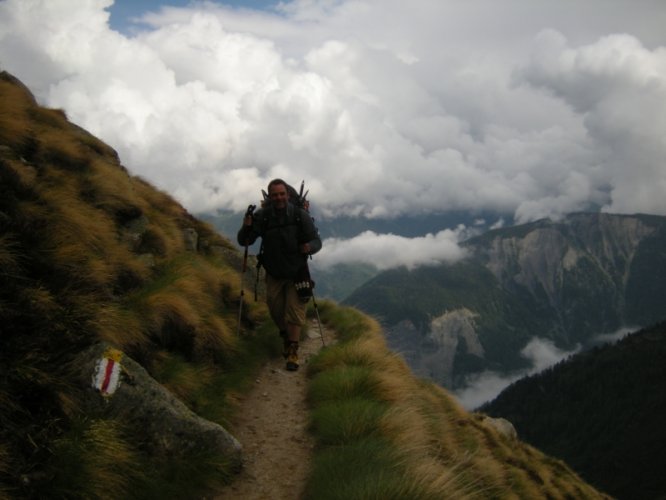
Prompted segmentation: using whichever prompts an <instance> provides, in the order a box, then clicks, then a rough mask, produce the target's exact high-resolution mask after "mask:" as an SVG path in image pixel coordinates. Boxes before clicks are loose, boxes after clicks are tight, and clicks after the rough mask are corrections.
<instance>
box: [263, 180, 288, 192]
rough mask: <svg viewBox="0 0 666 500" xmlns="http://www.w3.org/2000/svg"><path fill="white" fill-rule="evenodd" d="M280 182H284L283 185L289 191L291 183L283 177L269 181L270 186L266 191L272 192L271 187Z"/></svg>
mask: <svg viewBox="0 0 666 500" xmlns="http://www.w3.org/2000/svg"><path fill="white" fill-rule="evenodd" d="M278 184H282V185H283V186H284V187H285V189H286V190H287V191H289V184H287V183H286V182H285V181H283V180H282V179H273V180H272V181H271V182H269V183H268V188H267V189H266V191H268V192H269V193H270V192H271V188H272V187H273V186H277V185H278Z"/></svg>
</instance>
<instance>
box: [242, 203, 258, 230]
mask: <svg viewBox="0 0 666 500" xmlns="http://www.w3.org/2000/svg"><path fill="white" fill-rule="evenodd" d="M255 208H257V207H256V205H250V206H248V207H247V210H246V211H245V217H243V225H244V226H251V225H252V214H253V213H254V209H255Z"/></svg>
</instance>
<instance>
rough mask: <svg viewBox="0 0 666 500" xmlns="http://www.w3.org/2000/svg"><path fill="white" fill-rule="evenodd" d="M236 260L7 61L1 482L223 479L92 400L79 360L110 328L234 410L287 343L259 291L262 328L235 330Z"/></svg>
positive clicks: (45, 486) (197, 403) (25, 488)
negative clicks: (71, 366)
mask: <svg viewBox="0 0 666 500" xmlns="http://www.w3.org/2000/svg"><path fill="white" fill-rule="evenodd" d="M190 229H194V230H195V231H196V232H197V233H198V235H199V241H198V249H197V250H194V251H192V250H187V246H186V238H185V236H184V234H185V233H184V231H186V230H190ZM239 262H240V261H239V255H238V252H237V251H236V250H233V246H232V245H231V244H230V243H229V242H228V241H226V240H225V239H224V238H222V237H220V236H219V235H218V234H216V233H215V232H214V231H213V230H212V229H211V228H209V227H208V226H207V225H206V224H204V223H202V222H200V221H198V220H196V219H195V218H193V217H192V216H190V215H189V214H188V213H187V212H186V211H185V210H184V209H183V207H182V206H180V205H179V204H178V203H176V202H175V201H174V200H173V199H172V198H171V197H169V196H168V195H166V194H164V193H161V192H159V191H158V190H156V189H155V188H153V187H152V186H150V185H149V184H148V183H147V182H145V181H143V180H142V179H140V178H137V177H133V176H131V175H129V174H128V172H127V171H126V170H125V169H124V168H123V167H122V166H121V165H120V163H119V161H118V158H117V155H116V153H115V152H114V151H113V150H112V149H111V148H109V147H108V146H107V145H106V144H104V143H102V142H101V141H99V140H98V139H96V138H94V137H93V136H91V135H90V134H88V133H87V132H85V131H84V130H82V129H80V128H79V127H76V126H75V125H72V124H71V123H69V122H68V121H67V119H66V117H65V115H64V113H62V112H61V111H58V110H50V109H44V108H42V107H40V106H38V105H37V104H36V103H35V101H34V98H33V97H32V95H31V94H30V93H29V92H28V90H27V89H25V88H24V87H23V86H22V85H21V84H20V82H18V81H16V80H14V79H13V78H12V77H11V76H10V75H7V74H6V73H3V74H2V75H0V265H1V268H0V269H1V271H0V280H1V288H0V325H2V326H1V328H2V333H1V335H0V372H1V373H2V377H1V378H0V433H1V434H0V497H2V496H3V495H6V496H8V497H11V498H17V497H22V496H26V497H35V496H45V495H46V496H56V497H57V496H75V497H76V496H80V497H88V498H90V497H93V498H94V497H96V496H98V495H99V494H100V492H104V491H107V490H108V491H115V492H117V494H118V495H120V496H126V495H128V494H129V492H132V496H134V497H139V498H141V497H145V498H149V497H155V496H156V495H157V496H159V494H160V492H161V491H163V490H164V489H165V488H166V489H168V490H170V491H172V492H178V491H180V490H183V489H184V491H187V493H188V495H190V494H195V492H196V490H197V488H199V489H201V490H204V491H205V490H206V488H207V487H209V486H211V487H213V486H215V483H216V482H217V479H216V478H219V477H224V475H225V474H226V470H225V467H224V464H223V463H221V461H220V460H219V459H218V458H213V459H211V458H210V457H191V456H183V457H171V458H170V459H166V458H163V457H155V456H152V455H151V454H150V453H149V452H148V451H147V450H146V449H145V447H143V446H142V433H141V431H142V430H141V429H132V428H127V426H125V425H124V424H123V423H122V422H113V421H109V420H108V419H107V418H106V417H105V416H104V415H86V414H83V413H82V410H81V408H82V399H81V394H80V393H81V391H82V388H80V387H77V386H76V385H74V384H73V382H72V373H71V372H70V370H68V363H69V362H70V360H71V359H72V358H73V356H75V355H76V353H77V352H80V351H81V350H82V349H83V348H85V347H86V346H88V345H90V344H91V343H93V342H96V341H99V340H104V341H106V342H109V343H111V344H113V345H115V346H117V347H118V348H119V349H121V350H122V351H124V352H125V353H126V354H127V355H129V356H130V357H132V358H134V359H135V360H137V361H139V362H140V363H142V365H143V366H144V367H145V368H146V369H148V371H149V372H150V373H151V374H152V375H153V376H154V377H155V378H156V379H157V380H159V381H160V382H162V383H163V384H164V385H165V386H167V387H168V388H169V389H171V390H172V391H173V392H174V393H176V394H177V395H179V396H180V397H181V398H182V399H183V400H184V401H185V402H186V403H187V404H188V405H189V406H190V407H191V408H192V409H194V410H195V411H197V412H198V413H200V414H202V415H203V416H205V417H207V418H209V419H211V420H214V421H217V422H219V423H224V421H225V418H226V417H227V416H228V413H229V412H230V411H231V409H232V405H231V404H230V400H232V399H233V398H232V394H231V391H232V390H239V387H240V384H241V381H242V380H244V379H245V378H247V375H248V373H249V371H250V370H251V369H252V367H253V366H254V365H256V363H257V361H256V360H257V359H261V358H262V357H265V356H267V355H268V354H269V353H270V350H271V349H273V348H274V346H272V344H270V343H269V342H266V343H264V342H263V340H261V339H266V338H267V337H262V336H261V333H259V332H258V331H255V330H252V329H253V328H254V327H256V326H257V324H258V323H261V322H262V320H263V318H264V317H265V313H264V310H263V307H262V306H261V305H258V304H255V302H254V301H251V300H246V301H245V308H244V309H245V310H244V318H245V324H244V330H245V331H249V330H252V332H253V336H252V338H251V339H250V336H246V337H244V338H240V339H239V337H238V335H237V317H238V307H239V290H240V273H239V272H238V270H239V267H240V264H239ZM248 295H249V294H248ZM175 471H178V473H176V472H175ZM211 479H212V480H211Z"/></svg>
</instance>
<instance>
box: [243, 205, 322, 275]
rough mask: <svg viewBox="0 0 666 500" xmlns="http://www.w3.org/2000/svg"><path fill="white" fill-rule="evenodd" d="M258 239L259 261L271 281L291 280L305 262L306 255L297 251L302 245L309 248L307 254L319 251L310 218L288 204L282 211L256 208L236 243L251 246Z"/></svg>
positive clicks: (319, 242)
mask: <svg viewBox="0 0 666 500" xmlns="http://www.w3.org/2000/svg"><path fill="white" fill-rule="evenodd" d="M257 238H261V252H260V255H259V259H260V261H261V264H262V265H263V266H264V268H266V272H267V273H268V274H270V275H271V276H272V277H274V278H279V279H294V278H295V277H296V275H297V274H298V271H299V269H301V267H303V266H304V265H305V264H306V262H307V255H305V254H302V253H301V252H300V250H299V247H300V245H302V244H303V243H309V244H310V254H314V253H317V252H318V251H319V250H320V249H321V238H320V237H319V233H318V232H317V228H316V227H315V225H314V221H313V220H312V217H310V214H309V213H308V212H306V211H305V210H303V209H302V208H298V207H296V206H294V205H292V204H291V203H289V204H288V205H287V208H286V209H285V210H281V211H278V210H275V209H273V208H272V207H270V206H269V207H266V208H260V209H259V210H257V211H256V212H255V213H254V215H253V219H252V225H251V226H243V227H241V229H240V230H239V231H238V236H237V239H238V243H239V244H240V245H243V246H245V245H251V244H252V243H254V242H255V241H256V239H257Z"/></svg>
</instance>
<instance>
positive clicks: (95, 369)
mask: <svg viewBox="0 0 666 500" xmlns="http://www.w3.org/2000/svg"><path fill="white" fill-rule="evenodd" d="M75 365H76V366H77V367H78V379H79V380H78V382H79V384H80V385H81V387H82V388H83V391H82V393H83V394H84V397H85V402H84V406H85V407H86V410H87V412H86V413H87V414H88V415H99V416H102V417H105V418H114V419H117V420H119V421H122V422H126V423H128V424H130V425H131V426H134V427H136V428H140V429H143V430H144V432H145V443H144V445H145V446H147V447H149V448H151V449H152V451H153V452H154V453H156V454H166V455H168V456H183V457H187V456H188V455H190V454H192V453H201V452H204V453H211V454H215V455H219V456H221V457H224V459H225V460H226V461H228V462H229V463H231V464H232V465H233V466H235V467H237V468H239V467H240V465H241V445H240V443H239V442H238V441H237V440H236V439H235V438H234V437H233V436H232V435H231V434H229V433H228V432H227V431H226V430H225V429H224V428H223V427H222V426H220V425H218V424H216V423H214V422H211V421H209V420H205V419H203V418H201V417H199V416H198V415H196V414H195V413H194V412H192V411H191V410H190V409H189V408H187V406H185V404H183V402H182V401H180V400H179V399H177V398H176V397H175V396H174V395H173V394H171V393H170V392H169V391H168V390H167V389H166V388H164V387H163V386H162V385H160V384H159V383H158V382H157V381H156V380H155V379H153V378H152V377H151V376H150V375H149V374H148V372H147V371H146V370H145V369H144V368H143V367H141V365H139V364H138V363H136V362H135V361H134V360H132V359H131V358H129V357H127V356H125V355H124V354H123V353H122V352H120V351H118V350H116V349H114V348H113V347H112V346H110V345H108V344H106V343H98V344H95V345H93V346H92V347H90V348H89V349H87V350H85V351H83V352H82V353H80V354H79V355H78V357H77V359H76V360H75Z"/></svg>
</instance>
